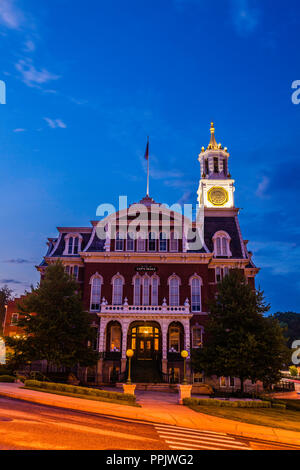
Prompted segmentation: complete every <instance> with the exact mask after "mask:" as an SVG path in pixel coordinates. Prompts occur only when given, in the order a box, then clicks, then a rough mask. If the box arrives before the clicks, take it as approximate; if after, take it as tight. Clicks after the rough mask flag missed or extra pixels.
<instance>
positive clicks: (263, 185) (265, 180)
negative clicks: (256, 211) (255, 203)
mask: <svg viewBox="0 0 300 470" xmlns="http://www.w3.org/2000/svg"><path fill="white" fill-rule="evenodd" d="M269 186H270V178H269V177H268V176H263V177H262V180H261V182H260V183H259V185H258V187H257V190H256V192H255V194H256V196H257V197H259V198H261V199H266V198H269V197H270V196H269V195H268V194H267V192H266V191H267V189H268V188H269Z"/></svg>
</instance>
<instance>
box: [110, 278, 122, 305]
mask: <svg viewBox="0 0 300 470" xmlns="http://www.w3.org/2000/svg"><path fill="white" fill-rule="evenodd" d="M116 279H121V281H122V298H121V303H120V304H114V296H115V295H114V289H115V285H114V284H115V283H114V281H115V280H116ZM111 284H112V297H111V304H112V305H122V304H123V294H124V292H123V290H124V284H125V279H124V277H123V276H122V274H120V273H117V274H115V275H114V276H113V277H112V279H111Z"/></svg>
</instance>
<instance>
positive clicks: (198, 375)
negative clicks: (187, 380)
mask: <svg viewBox="0 0 300 470" xmlns="http://www.w3.org/2000/svg"><path fill="white" fill-rule="evenodd" d="M193 378H194V383H195V384H197V383H203V380H204V377H203V374H202V373H201V372H194V374H193Z"/></svg>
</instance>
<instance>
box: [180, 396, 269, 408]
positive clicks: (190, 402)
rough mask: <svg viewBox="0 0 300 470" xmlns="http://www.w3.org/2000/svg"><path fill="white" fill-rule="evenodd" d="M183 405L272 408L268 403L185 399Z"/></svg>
mask: <svg viewBox="0 0 300 470" xmlns="http://www.w3.org/2000/svg"><path fill="white" fill-rule="evenodd" d="M183 404H184V405H187V406H201V405H202V406H207V405H208V406H218V407H220V408H271V403H270V402H268V401H238V400H237V401H227V400H215V399H213V398H210V399H201V398H184V399H183Z"/></svg>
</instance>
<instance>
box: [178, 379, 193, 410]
mask: <svg viewBox="0 0 300 470" xmlns="http://www.w3.org/2000/svg"><path fill="white" fill-rule="evenodd" d="M177 389H178V393H179V396H178V405H182V403H183V399H184V398H191V392H192V385H182V384H179V385H177Z"/></svg>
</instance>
